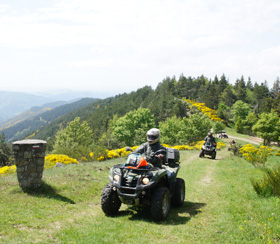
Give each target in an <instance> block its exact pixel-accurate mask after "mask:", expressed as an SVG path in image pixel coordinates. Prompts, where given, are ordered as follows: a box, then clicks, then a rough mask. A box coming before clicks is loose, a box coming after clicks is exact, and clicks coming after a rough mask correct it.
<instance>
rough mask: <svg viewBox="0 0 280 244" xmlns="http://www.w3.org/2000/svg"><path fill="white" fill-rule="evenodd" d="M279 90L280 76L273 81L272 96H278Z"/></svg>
mask: <svg viewBox="0 0 280 244" xmlns="http://www.w3.org/2000/svg"><path fill="white" fill-rule="evenodd" d="M279 92H280V80H279V77H277V80H276V81H275V82H274V83H273V87H272V89H271V95H272V97H273V98H276V97H277V95H278V94H279Z"/></svg>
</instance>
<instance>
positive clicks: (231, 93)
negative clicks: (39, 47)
mask: <svg viewBox="0 0 280 244" xmlns="http://www.w3.org/2000/svg"><path fill="white" fill-rule="evenodd" d="M279 83H280V82H279V78H277V79H276V81H275V82H274V84H273V87H272V88H271V89H269V87H268V85H267V83H266V82H263V83H260V84H258V83H257V82H255V83H254V84H253V83H252V81H251V79H250V78H248V80H247V81H245V79H244V77H241V78H240V79H237V80H236V82H235V83H234V84H230V83H229V81H228V80H227V79H226V76H225V75H222V76H221V77H220V78H218V77H217V76H216V77H215V78H214V79H213V80H211V79H207V78H206V77H204V76H199V77H197V78H193V77H185V76H184V75H183V74H182V75H181V76H180V77H179V78H178V79H176V77H175V76H174V77H166V78H165V79H163V81H162V82H160V83H159V84H158V86H157V87H156V88H155V89H152V88H151V87H150V86H145V87H143V88H139V89H138V90H137V91H133V92H131V93H129V94H127V93H124V94H118V95H116V96H114V97H109V98H106V99H102V100H98V101H93V102H91V103H89V104H88V105H85V106H83V107H80V108H77V109H75V110H73V111H71V112H69V113H66V114H64V115H61V116H60V117H58V118H57V119H55V120H54V121H52V122H49V123H48V124H47V125H45V126H44V127H42V128H41V129H39V130H38V131H36V130H34V131H31V132H30V135H32V138H38V139H43V140H47V142H48V150H49V151H53V150H55V151H58V150H57V149H58V146H57V136H56V135H57V134H59V133H60V132H59V131H63V130H64V129H65V128H66V127H67V126H69V123H70V122H72V121H75V119H76V118H79V123H83V122H84V121H85V122H86V123H87V125H88V127H89V128H90V131H91V132H90V136H91V138H90V142H91V143H90V144H91V150H96V151H98V150H104V149H105V148H106V149H113V148H117V147H120V146H123V145H124V144H127V143H128V142H127V141H126V140H124V138H120V136H121V135H122V133H124V132H123V131H121V129H119V131H118V132H116V131H117V130H118V129H117V128H121V124H122V122H121V121H122V120H124V119H123V118H124V117H125V116H129V113H130V112H132V111H134V112H135V111H137V110H138V109H139V108H143V109H148V111H149V113H150V118H152V124H150V122H151V121H150V120H149V118H148V117H144V120H146V123H142V124H138V125H137V126H138V128H139V129H138V130H136V131H135V134H132V135H130V136H129V137H132V138H130V140H134V143H136V142H138V141H139V142H140V139H141V140H145V134H144V132H145V129H148V127H150V126H152V125H153V126H155V127H159V126H160V125H161V127H162V129H163V130H165V133H166V134H169V135H172V132H169V131H168V130H167V129H166V128H170V127H168V126H167V125H166V124H167V123H169V124H172V128H173V129H174V130H175V128H177V127H178V126H177V127H176V126H175V125H176V124H177V125H180V126H179V127H180V128H184V129H182V131H184V133H182V132H181V134H180V133H179V131H180V128H179V129H178V128H177V129H176V130H177V132H176V133H173V134H176V135H177V136H176V138H177V139H176V140H174V139H172V140H173V141H172V140H171V141H172V143H179V142H181V143H183V142H189V141H191V139H190V138H188V139H186V138H184V137H182V134H185V135H193V134H197V133H196V132H195V131H196V130H191V129H189V128H191V124H192V123H196V122H191V118H192V119H193V120H194V121H195V117H192V116H193V115H194V114H196V113H197V111H194V109H193V108H191V106H190V105H189V104H188V103H187V102H186V101H184V99H185V98H187V99H191V100H194V101H196V102H203V103H205V104H206V106H208V107H210V108H212V109H215V110H217V114H218V116H219V117H220V118H222V119H223V120H224V121H225V122H226V124H227V126H230V127H233V128H235V129H236V130H237V131H238V132H241V133H245V134H257V133H258V132H259V129H256V128H257V127H258V126H256V124H257V122H258V121H260V120H261V119H262V118H263V116H264V115H263V114H268V115H270V114H271V113H273V114H274V115H275V114H276V117H277V118H278V119H279V116H280V103H279V102H280V93H279V91H280V85H279ZM130 116H132V115H130ZM275 121H276V120H275ZM165 123H166V124H165ZM201 123H202V122H201ZM277 123H278V122H277ZM277 123H276V124H277ZM117 125H118V126H117ZM254 126H255V127H254ZM253 127H254V128H255V129H254V130H253ZM141 128H143V129H141ZM259 128H260V127H259ZM207 130H208V129H207ZM207 130H205V131H207ZM203 133H204V134H205V132H203ZM277 133H278V132H277ZM277 133H276V135H275V136H274V138H276V137H277V135H278V134H277ZM194 137H195V136H194ZM168 138H171V136H168ZM168 138H167V137H166V140H168ZM200 138H202V135H199V136H198V137H197V138H196V139H200ZM278 139H279V138H278ZM270 140H271V139H267V140H266V141H267V142H269V141H270ZM86 147H89V146H88V145H86Z"/></svg>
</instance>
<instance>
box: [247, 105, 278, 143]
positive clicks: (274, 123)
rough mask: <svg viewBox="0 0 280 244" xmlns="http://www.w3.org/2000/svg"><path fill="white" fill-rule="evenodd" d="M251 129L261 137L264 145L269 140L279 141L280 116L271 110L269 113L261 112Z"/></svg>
mask: <svg viewBox="0 0 280 244" xmlns="http://www.w3.org/2000/svg"><path fill="white" fill-rule="evenodd" d="M252 130H253V132H254V133H257V135H258V136H259V137H261V138H263V140H264V145H269V144H270V142H271V141H279V136H280V118H279V117H278V115H277V113H276V112H275V111H273V110H272V112H270V113H262V114H260V119H259V120H258V122H257V123H256V124H255V125H254V126H253V128H252Z"/></svg>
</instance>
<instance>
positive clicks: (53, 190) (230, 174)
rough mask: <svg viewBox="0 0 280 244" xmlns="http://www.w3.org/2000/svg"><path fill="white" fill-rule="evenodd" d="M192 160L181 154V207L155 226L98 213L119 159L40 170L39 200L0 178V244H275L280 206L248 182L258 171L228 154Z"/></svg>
mask: <svg viewBox="0 0 280 244" xmlns="http://www.w3.org/2000/svg"><path fill="white" fill-rule="evenodd" d="M198 154H199V152H198V151H183V152H181V162H182V163H181V166H182V168H181V170H180V172H179V177H181V178H183V179H184V180H185V182H186V199H185V203H184V206H182V207H180V208H177V209H174V208H172V209H171V211H170V215H169V217H168V218H167V220H166V221H164V222H161V223H156V222H153V221H152V220H151V218H150V214H149V210H148V209H144V210H142V211H136V210H134V209H129V208H127V206H123V205H122V207H121V210H120V213H119V214H118V215H117V216H116V217H106V216H105V215H104V213H103V212H102V210H101V207H100V196H101V192H102V189H103V187H104V186H105V185H106V184H107V183H108V181H109V178H108V173H109V168H110V167H111V166H112V165H114V164H117V163H122V162H123V159H115V160H110V161H106V162H100V163H99V162H93V163H83V164H79V165H67V166H65V167H60V168H53V169H49V170H45V171H44V176H43V180H44V184H43V187H42V190H41V193H39V194H27V193H23V192H22V190H21V189H20V188H19V186H18V183H17V179H16V175H9V176H5V177H0V219H1V221H0V243H280V221H279V217H280V208H279V206H280V199H279V198H276V197H270V198H262V197H259V196H258V195H257V194H256V193H255V192H254V190H253V187H252V185H251V182H250V178H251V177H259V176H260V175H261V172H260V171H259V170H258V169H255V168H254V167H253V166H252V165H251V164H249V163H247V162H246V161H245V160H243V159H242V158H238V157H234V156H231V153H230V152H228V151H226V149H224V150H222V151H219V152H218V153H217V159H216V160H211V159H209V158H207V157H205V158H199V157H198ZM278 162H279V161H278Z"/></svg>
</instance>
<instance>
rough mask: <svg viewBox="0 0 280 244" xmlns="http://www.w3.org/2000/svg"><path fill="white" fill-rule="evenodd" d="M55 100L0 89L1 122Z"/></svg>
mask: <svg viewBox="0 0 280 244" xmlns="http://www.w3.org/2000/svg"><path fill="white" fill-rule="evenodd" d="M49 102H54V100H50V99H49V98H46V97H42V96H36V95H32V94H27V93H21V92H7V91H0V122H3V121H6V120H8V119H10V118H12V117H14V116H16V115H19V114H20V113H22V112H24V111H26V110H28V109H30V108H32V107H34V106H42V105H43V104H46V103H49Z"/></svg>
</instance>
